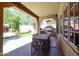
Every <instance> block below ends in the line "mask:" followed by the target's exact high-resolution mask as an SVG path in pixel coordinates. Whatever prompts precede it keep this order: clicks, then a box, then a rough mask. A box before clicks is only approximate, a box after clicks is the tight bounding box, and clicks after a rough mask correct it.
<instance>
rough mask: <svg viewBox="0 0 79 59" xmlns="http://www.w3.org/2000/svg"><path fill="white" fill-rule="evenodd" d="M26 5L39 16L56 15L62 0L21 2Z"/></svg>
mask: <svg viewBox="0 0 79 59" xmlns="http://www.w3.org/2000/svg"><path fill="white" fill-rule="evenodd" d="M21 3H22V4H23V5H24V6H25V7H27V8H28V9H29V10H31V11H32V12H34V13H35V14H36V15H37V16H39V17H43V16H50V15H56V14H57V13H58V9H59V7H60V4H61V2H21Z"/></svg>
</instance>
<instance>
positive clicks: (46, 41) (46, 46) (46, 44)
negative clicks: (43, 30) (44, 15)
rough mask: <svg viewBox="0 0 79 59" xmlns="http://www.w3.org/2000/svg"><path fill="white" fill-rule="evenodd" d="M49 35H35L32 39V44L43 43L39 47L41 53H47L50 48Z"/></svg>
mask: <svg viewBox="0 0 79 59" xmlns="http://www.w3.org/2000/svg"><path fill="white" fill-rule="evenodd" d="M49 37H50V35H49V34H37V35H35V36H33V37H32V43H34V42H36V41H39V42H41V43H42V42H43V45H41V47H40V48H42V50H41V51H43V52H45V53H46V52H47V51H48V50H49V47H50V39H49Z"/></svg>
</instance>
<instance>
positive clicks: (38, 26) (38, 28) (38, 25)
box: [37, 18, 40, 33]
mask: <svg viewBox="0 0 79 59" xmlns="http://www.w3.org/2000/svg"><path fill="white" fill-rule="evenodd" d="M39 20H40V18H38V19H37V33H40V22H39Z"/></svg>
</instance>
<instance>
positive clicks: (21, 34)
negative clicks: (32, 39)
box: [17, 33, 32, 36]
mask: <svg viewBox="0 0 79 59" xmlns="http://www.w3.org/2000/svg"><path fill="white" fill-rule="evenodd" d="M31 35H32V34H31V33H20V34H18V35H17V36H31Z"/></svg>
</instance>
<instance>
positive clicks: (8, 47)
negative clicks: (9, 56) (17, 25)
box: [3, 36, 32, 54]
mask: <svg viewBox="0 0 79 59" xmlns="http://www.w3.org/2000/svg"><path fill="white" fill-rule="evenodd" d="M30 42H32V36H26V37H25V36H24V37H10V38H6V39H4V41H3V54H6V53H8V52H10V51H13V50H15V49H18V48H19V47H22V46H24V45H26V44H28V43H30Z"/></svg>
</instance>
